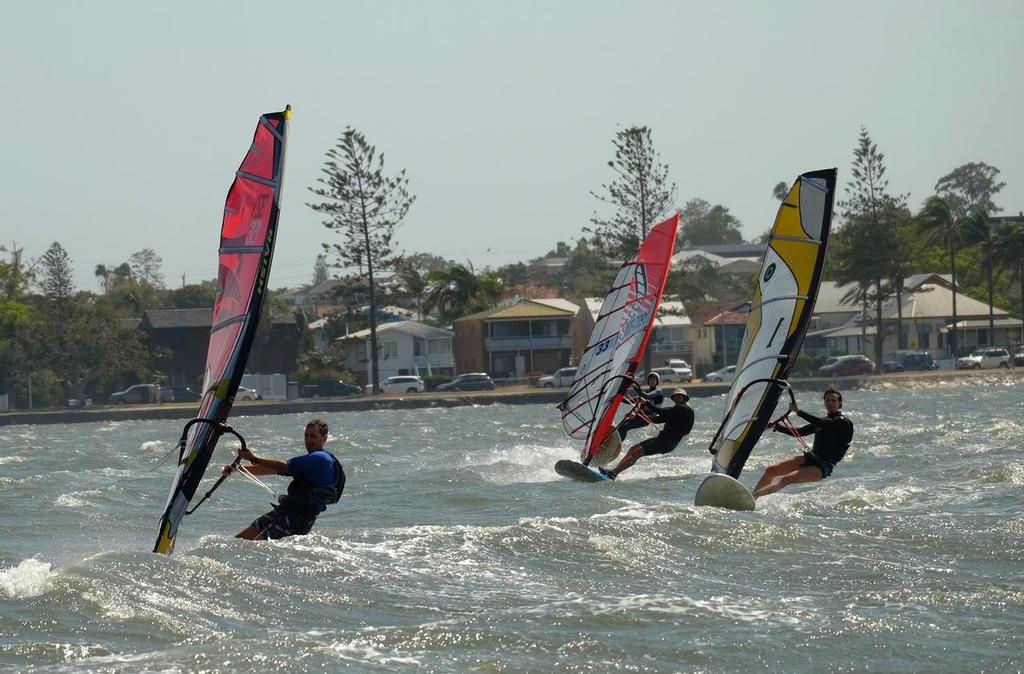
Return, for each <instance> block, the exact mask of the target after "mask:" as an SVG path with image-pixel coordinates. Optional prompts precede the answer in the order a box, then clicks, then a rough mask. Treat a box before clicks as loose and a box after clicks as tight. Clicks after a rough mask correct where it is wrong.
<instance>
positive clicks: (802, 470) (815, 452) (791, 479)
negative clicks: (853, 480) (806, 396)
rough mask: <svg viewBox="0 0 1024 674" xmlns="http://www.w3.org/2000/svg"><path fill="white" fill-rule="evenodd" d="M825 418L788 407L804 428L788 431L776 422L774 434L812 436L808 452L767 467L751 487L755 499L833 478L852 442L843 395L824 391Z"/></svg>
mask: <svg viewBox="0 0 1024 674" xmlns="http://www.w3.org/2000/svg"><path fill="white" fill-rule="evenodd" d="M824 398H825V412H826V413H827V416H826V417H825V418H823V419H822V418H820V417H816V416H814V415H812V414H808V413H807V412H804V411H802V410H801V409H800V408H799V407H798V406H797V404H796V403H795V402H792V403H790V404H789V411H790V412H793V413H795V414H796V415H797V416H799V417H800V418H801V419H803V420H804V421H806V422H808V423H807V425H806V426H802V427H800V428H797V429H795V432H794V430H791V429H790V428H789V427H787V426H784V425H782V424H781V423H779V422H776V423H775V425H774V426H773V430H775V431H778V432H780V433H786V434H787V435H794V436H805V435H811V434H812V433H813V434H814V444H813V445H812V446H811V451H809V452H804V454H803V455H802V456H798V457H795V458H792V459H785V460H783V461H779V462H778V463H776V464H774V465H772V466H769V467H768V468H767V470H765V471H764V475H762V476H761V479H760V480H758V481H757V485H756V486H755V487H754V490H753V494H754V498H759V497H761V496H765V495H767V494H773V493H775V492H777V491H779V490H780V489H782V488H783V487H786V486H787V485H791V484H796V483H798V482H817V481H819V480H824V479H825V478H826V477H828V476H829V475H831V474H832V469H833V468H835V465H836V464H837V463H839V462H840V461H842V460H843V456H844V455H845V454H846V450H847V449H849V448H850V441H851V440H853V423H851V422H850V420H849V419H847V418H846V417H844V416H843V413H842V412H840V409H841V408H842V407H843V394H842V393H840V392H839V391H837V390H836V389H834V388H830V389H827V390H826V391H825V395H824Z"/></svg>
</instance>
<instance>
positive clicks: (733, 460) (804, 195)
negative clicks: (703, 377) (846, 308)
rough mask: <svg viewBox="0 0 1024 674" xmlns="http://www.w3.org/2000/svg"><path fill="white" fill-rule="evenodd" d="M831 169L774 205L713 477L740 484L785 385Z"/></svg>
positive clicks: (814, 280) (825, 217) (825, 223)
mask: <svg viewBox="0 0 1024 674" xmlns="http://www.w3.org/2000/svg"><path fill="white" fill-rule="evenodd" d="M835 187H836V170H835V169H827V170H822V171H812V172H810V173H804V174H802V175H800V176H798V177H797V179H796V181H795V182H794V183H793V186H792V188H790V190H789V193H788V194H787V195H786V198H785V199H784V200H783V202H782V204H781V205H780V206H779V211H778V214H777V215H776V218H775V223H774V225H773V226H772V231H771V233H770V235H769V237H768V248H767V250H766V251H765V255H764V260H763V261H762V266H761V272H760V275H759V277H758V285H757V288H756V290H755V291H754V297H753V299H752V301H751V303H750V314H749V316H748V318H747V325H746V331H745V333H744V336H743V341H742V342H741V345H740V352H739V357H738V359H737V362H736V374H735V377H734V378H733V382H732V387H731V388H730V389H729V394H728V396H726V403H725V414H724V418H723V419H722V423H721V425H720V426H719V429H718V432H717V433H716V434H715V436H714V439H713V440H712V443H711V446H710V447H709V450H710V451H711V453H712V454H713V455H714V460H713V462H712V468H711V469H712V472H716V473H725V474H727V475H730V476H731V477H734V478H738V477H739V475H740V472H741V471H742V470H743V466H744V464H745V463H746V461H747V458H748V457H749V456H750V452H751V451H752V450H753V448H754V445H755V444H756V443H757V441H758V440H759V439H760V437H761V434H762V433H763V432H764V430H765V428H766V427H767V425H768V423H769V422H770V419H771V415H772V413H773V412H774V411H775V407H776V405H777V403H778V400H779V395H780V394H781V393H782V391H783V390H784V387H785V386H787V384H786V382H785V380H786V378H787V377H788V376H789V373H790V371H791V370H792V368H793V365H794V364H795V362H796V358H797V355H798V354H799V352H800V347H801V345H802V344H803V340H804V336H805V334H806V333H807V327H808V325H809V324H810V320H811V315H812V313H813V311H814V303H815V300H816V299H817V296H818V286H819V285H820V282H821V274H822V270H823V268H824V262H825V253H826V251H827V248H828V237H829V231H830V229H831V224H832V205H833V200H834V197H835Z"/></svg>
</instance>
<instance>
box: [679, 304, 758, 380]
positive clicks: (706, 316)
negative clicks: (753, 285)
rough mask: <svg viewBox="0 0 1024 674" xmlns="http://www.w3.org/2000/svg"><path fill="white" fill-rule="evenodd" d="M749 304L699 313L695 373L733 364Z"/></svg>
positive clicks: (695, 347) (741, 341) (702, 373)
mask: <svg viewBox="0 0 1024 674" xmlns="http://www.w3.org/2000/svg"><path fill="white" fill-rule="evenodd" d="M749 314H750V305H749V303H746V304H744V305H742V306H740V307H736V308H734V309H725V310H722V309H721V308H719V310H718V311H709V312H704V313H702V314H701V317H702V318H701V319H700V320H699V322H698V325H699V326H700V327H699V328H698V329H697V331H696V339H695V340H694V347H693V360H692V361H690V365H691V366H692V367H693V373H694V375H695V376H698V377H701V376H704V375H705V374H707V373H708V372H711V371H712V370H717V369H719V368H722V367H725V366H727V365H735V364H736V360H737V359H738V358H739V355H740V345H741V344H742V343H743V335H744V333H745V332H746V330H747V317H748V316H749Z"/></svg>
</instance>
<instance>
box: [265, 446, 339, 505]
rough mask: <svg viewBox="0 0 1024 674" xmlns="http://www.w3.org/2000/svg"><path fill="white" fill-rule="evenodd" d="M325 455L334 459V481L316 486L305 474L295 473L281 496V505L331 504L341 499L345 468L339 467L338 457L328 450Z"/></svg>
mask: <svg viewBox="0 0 1024 674" xmlns="http://www.w3.org/2000/svg"><path fill="white" fill-rule="evenodd" d="M327 455H328V456H330V457H331V460H332V461H334V482H332V483H331V484H329V485H324V486H317V485H314V484H313V483H312V482H310V480H309V478H308V477H306V476H305V475H296V476H295V477H293V478H292V483H291V484H290V485H288V494H287V495H286V496H282V497H281V499H280V500H281V504H282V505H295V506H298V507H309V506H310V505H317V506H319V505H321V504H322V505H325V506H326V505H331V504H333V503H337V502H338V501H340V500H341V493H342V492H343V491H345V470H344V469H343V468H342V467H341V462H340V461H338V457H336V456H334V455H333V454H331V453H330V452H327Z"/></svg>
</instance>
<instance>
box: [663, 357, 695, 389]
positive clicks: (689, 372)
mask: <svg viewBox="0 0 1024 674" xmlns="http://www.w3.org/2000/svg"><path fill="white" fill-rule="evenodd" d="M665 364H666V365H668V366H669V367H670V368H672V369H673V370H675V371H676V374H677V375H679V379H678V380H677V381H681V382H685V383H689V382H691V381H693V368H692V367H690V364H689V363H687V362H686V361H685V360H683V359H682V358H669V359H668V362H666V363H665Z"/></svg>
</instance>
